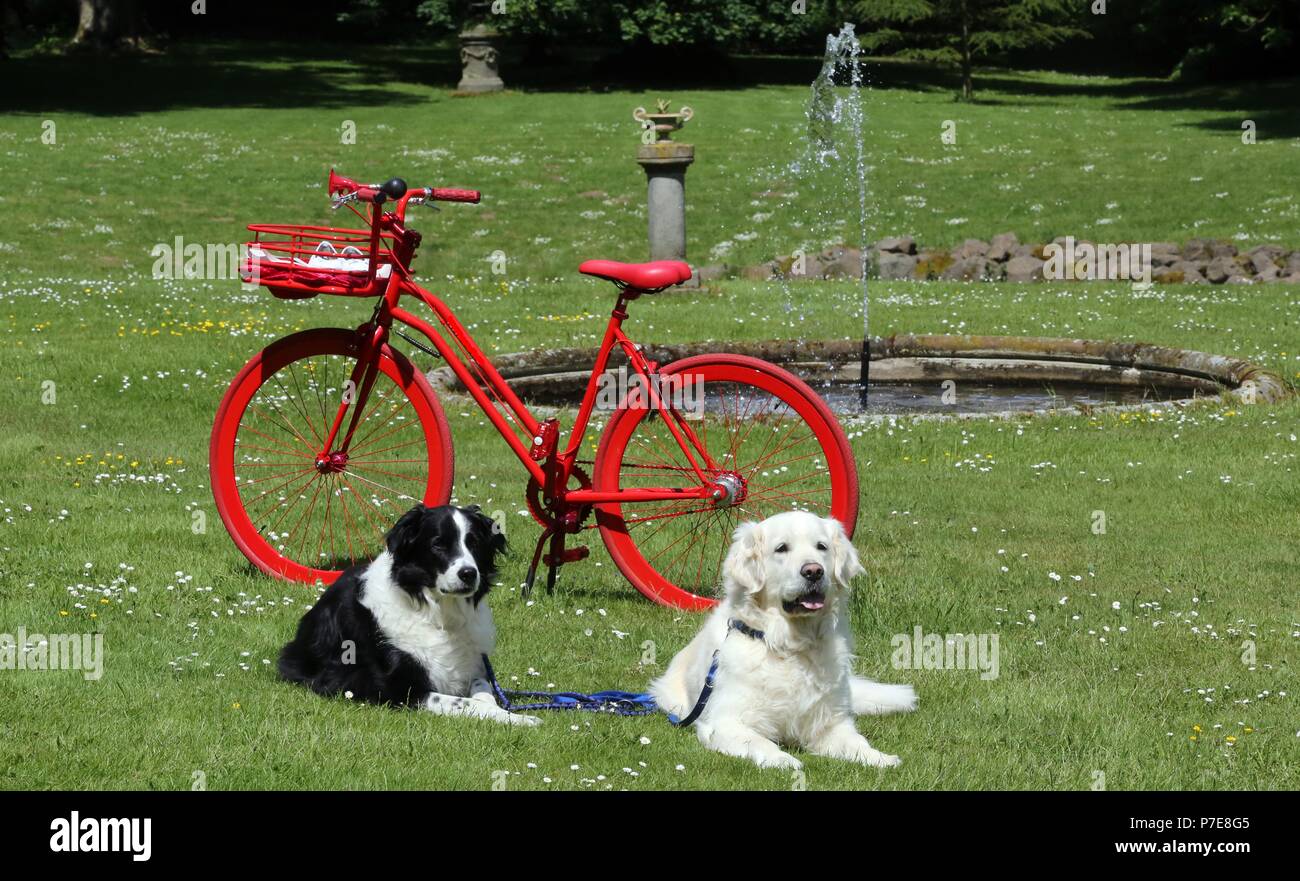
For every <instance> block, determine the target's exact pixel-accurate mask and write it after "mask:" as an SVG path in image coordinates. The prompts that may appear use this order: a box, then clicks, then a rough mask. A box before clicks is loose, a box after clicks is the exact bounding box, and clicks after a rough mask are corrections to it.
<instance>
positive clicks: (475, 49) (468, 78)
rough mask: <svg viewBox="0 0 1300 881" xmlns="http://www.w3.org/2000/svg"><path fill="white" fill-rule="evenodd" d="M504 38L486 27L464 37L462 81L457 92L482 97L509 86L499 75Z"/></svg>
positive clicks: (478, 25) (481, 27)
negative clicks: (499, 49) (500, 46)
mask: <svg viewBox="0 0 1300 881" xmlns="http://www.w3.org/2000/svg"><path fill="white" fill-rule="evenodd" d="M500 36H501V35H500V34H499V33H497V32H496V31H495V30H493V29H492V28H490V27H489V26H487V25H486V24H476V25H474V26H473V27H471V28H470V29H469V30H466V31H463V32H461V34H460V64H461V77H460V82H459V83H457V84H456V91H458V92H469V93H472V94H481V93H484V92H499V91H501V90H502V89H504V88H505V87H506V84H505V83H503V82H502V81H501V76H500V75H499V74H498V73H497V45H496V44H497V40H498V38H499V37H500Z"/></svg>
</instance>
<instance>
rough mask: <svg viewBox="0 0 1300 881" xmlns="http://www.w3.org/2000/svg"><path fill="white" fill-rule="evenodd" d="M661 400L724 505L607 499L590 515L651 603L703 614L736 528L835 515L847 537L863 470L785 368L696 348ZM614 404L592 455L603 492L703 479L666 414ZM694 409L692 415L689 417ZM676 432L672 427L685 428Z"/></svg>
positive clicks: (670, 369)
mask: <svg viewBox="0 0 1300 881" xmlns="http://www.w3.org/2000/svg"><path fill="white" fill-rule="evenodd" d="M659 376H660V377H661V379H662V380H664V381H662V382H661V384H660V390H661V391H662V392H663V395H664V397H665V399H666V400H665V403H666V404H670V405H671V406H672V408H673V409H675V410H677V412H679V413H682V414H683V416H684V419H683V422H682V423H674V424H675V425H677V426H680V425H682V424H684V425H685V426H687V427H688V428H689V429H690V431H691V432H692V433H693V434H694V435H695V436H696V438H697V439H698V441H699V444H700V446H701V447H702V448H703V449H704V450H706V451H707V453H708V458H709V459H711V460H712V465H711V466H709V467H704V462H702V461H700V459H701V456H700V455H699V454H698V453H696V451H695V450H694V449H693V448H692V450H691V452H692V455H693V456H694V457H695V459H696V460H697V463H698V464H699V465H700V466H701V468H702V470H703V471H704V474H705V478H706V479H707V480H708V481H709V482H710V483H716V484H720V485H722V486H725V487H726V489H727V493H726V496H725V497H724V498H723V499H721V500H712V499H698V498H692V499H681V500H672V501H665V502H623V503H617V504H614V503H608V504H606V503H602V504H598V505H597V506H596V522H597V525H598V526H599V528H600V534H601V538H602V539H604V542H605V547H606V548H607V549H608V550H609V554H610V556H611V557H612V558H613V559H614V562H615V564H617V566H618V568H619V570H620V571H621V572H622V573H623V575H624V576H625V577H626V578H627V579H628V581H630V582H631V583H632V585H633V586H634V587H636V589H637V590H639V591H640V592H641V593H642V594H644V595H645V596H647V597H649V598H650V599H652V600H654V601H655V602H657V603H660V604H662V605H666V606H675V607H677V608H682V609H690V610H700V609H706V608H709V607H711V606H712V605H714V604H715V603H716V600H715V599H714V598H713V597H714V595H715V594H716V590H715V588H716V585H717V583H718V573H719V571H720V569H721V566H722V560H723V557H724V556H725V555H726V552H727V548H728V547H729V546H730V544H731V536H732V533H733V532H734V531H735V528H736V525H737V524H738V523H740V522H741V521H743V520H762V519H764V518H766V517H770V516H772V515H773V514H778V513H780V512H782V511H788V510H792V509H794V510H803V511H810V512H812V513H815V514H817V515H819V516H822V517H834V518H835V519H837V520H839V521H840V522H841V523H842V524H844V528H845V530H846V531H847V532H848V533H849V535H850V536H851V535H852V534H853V528H854V526H855V525H856V524H857V519H858V476H857V468H856V467H855V466H854V463H853V456H852V453H851V452H850V450H849V443H848V440H847V438H845V437H844V432H843V430H842V429H841V428H840V426H839V423H838V422H836V420H835V416H834V414H832V413H831V411H830V408H829V407H827V406H826V402H825V401H823V400H822V399H821V397H820V396H819V395H818V394H817V393H816V392H814V391H813V390H812V389H811V388H809V387H808V385H807V384H806V383H805V382H803V381H802V380H801V379H799V378H798V377H796V376H794V375H793V374H791V373H789V372H788V371H786V370H783V369H781V368H780V367H777V366H776V365H774V364H769V363H768V362H766V361H761V360H759V359H757V358H750V357H747V356H744V355H697V356H694V357H691V358H684V359H682V360H681V361H675V362H673V363H672V364H669V365H668V366H666V367H663V368H662V369H661V370H660V372H659ZM644 397H645V396H644V395H640V396H639V400H638V401H637V403H638V404H639V406H621V407H620V409H619V410H618V412H617V413H616V414H615V415H614V416H613V418H611V419H610V421H609V424H608V425H606V426H605V431H604V434H603V435H602V436H601V441H600V445H599V448H598V449H597V452H596V463H595V477H594V487H595V489H597V490H600V491H611V490H619V489H631V488H650V487H698V486H700V485H701V481H700V479H699V477H698V476H697V475H696V473H695V470H694V468H693V467H692V466H691V462H690V460H689V459H688V458H687V456H686V454H685V452H684V451H683V449H682V446H681V445H680V444H679V443H678V441H677V439H676V436H675V435H674V433H673V431H672V429H670V427H669V425H668V422H669V420H671V419H672V418H673V416H672V414H671V413H669V412H667V411H658V410H655V409H653V408H650V407H648V406H646V405H645V404H644V402H643V400H644ZM687 414H689V415H687ZM680 430H681V429H680V427H679V431H680Z"/></svg>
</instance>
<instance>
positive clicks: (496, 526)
mask: <svg viewBox="0 0 1300 881" xmlns="http://www.w3.org/2000/svg"><path fill="white" fill-rule="evenodd" d="M465 511H466V512H467V513H468V514H469V515H470V517H471V518H473V520H474V521H475V522H476V523H477V524H478V525H479V527H480V528H481V529H482V530H483V534H484V535H486V536H487V538H488V547H490V548H492V553H493V554H504V553H505V551H506V530H505V527H504V525H503V524H500V523H497V521H496V518H495V517H491V516H489V515H488V514H486V513H484V511H483V509H482V508H480V507H479V506H478V505H470V506H469V507H468V508H466V509H465Z"/></svg>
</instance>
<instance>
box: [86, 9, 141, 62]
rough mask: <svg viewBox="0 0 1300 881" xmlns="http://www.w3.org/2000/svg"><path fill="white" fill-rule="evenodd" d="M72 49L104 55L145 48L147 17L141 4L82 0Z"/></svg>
mask: <svg viewBox="0 0 1300 881" xmlns="http://www.w3.org/2000/svg"><path fill="white" fill-rule="evenodd" d="M77 11H78V14H77V33H76V35H75V36H74V37H73V38H72V46H73V47H74V48H80V49H90V50H93V51H96V52H103V51H107V50H111V49H123V48H126V49H143V48H145V33H146V28H145V24H144V16H143V15H142V14H141V12H140V3H139V2H138V0H79V2H78V10H77Z"/></svg>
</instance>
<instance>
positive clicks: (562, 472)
mask: <svg viewBox="0 0 1300 881" xmlns="http://www.w3.org/2000/svg"><path fill="white" fill-rule="evenodd" d="M409 198H410V196H407V197H404V198H403V199H401V200H400V201H399V203H398V208H397V211H396V212H382V211H381V210H380V209H379V207H378V206H376V207H375V208H374V209H372V216H371V224H372V228H373V231H374V235H375V236H377V235H378V232H379V230H380V228H381V226H382V227H386V228H388V229H390V230H392V232H393V233H394V235H395V242H396V244H395V246H394V249H393V250H394V254H395V256H396V258H397V260H396V266H395V268H396V270H397V271H395V272H393V273H392V275H391V277H390V278H389V280H388V284H387V287H386V289H385V291H384V295H383V298H382V299H381V300H380V302H379V303H378V304H377V305H376V307H375V312H374V314H373V315H372V317H371V320H370V321H369V322H367V323H366V324H363V325H362V326H361V327H360V328H359V329H358V330H359V332H360V333H361V334H362V336H363V339H362V342H361V346H360V351H359V352H358V357H357V363H356V365H355V366H354V367H353V370H352V374H351V376H350V379H349V382H350V385H349V386H347V388H348V389H350V390H352V391H353V392H354V393H353V395H352V396H350V397H349V396H348V395H345V396H344V400H343V402H342V403H340V405H339V407H338V410H337V412H336V414H335V417H334V421H333V424H332V426H331V427H330V430H329V433H328V435H327V436H326V438H325V441H324V445H323V449H322V451H321V453H320V454H319V455H318V460H319V461H321V462H325V461H329V460H332V459H333V458H334V457H337V456H342V457H343V458H344V460H345V459H346V455H347V449H348V444H349V443H350V442H351V440H352V434H353V432H354V431H355V429H356V427H357V424H358V422H359V419H360V417H361V415H362V414H363V413H364V412H365V407H366V402H367V400H368V398H369V394H370V390H371V387H372V386H373V384H374V381H375V378H376V375H377V361H378V359H377V358H376V357H375V355H376V353H377V352H378V351H379V350H380V348H381V347H382V346H383V345H384V344H385V343H386V342H387V341H388V339H389V334H390V330H391V328H392V323H393V321H394V320H396V321H398V322H400V323H401V324H403V325H405V326H407V327H409V328H411V329H413V330H416V331H418V332H419V333H420V334H421V335H423V336H424V337H425V338H426V339H428V340H429V342H430V343H431V344H432V345H433V347H434V349H435V350H436V351H437V353H438V355H439V356H440V357H441V358H442V359H443V360H444V361H445V362H446V363H447V365H448V366H449V367H450V368H451V369H452V372H453V373H455V375H456V377H457V379H459V380H460V382H461V383H462V384H463V385H464V386H465V389H466V390H467V391H468V393H469V394H470V396H471V397H472V398H473V399H474V401H475V402H476V403H477V404H478V406H479V408H480V409H481V410H482V411H483V413H484V414H485V415H486V416H487V417H488V419H489V420H490V421H491V422H492V425H493V426H494V427H495V428H496V429H497V431H498V432H499V433H500V434H501V437H502V438H503V439H504V440H505V441H506V443H507V444H508V445H509V446H510V449H511V450H512V451H513V452H514V454H515V456H516V457H517V458H518V459H519V461H520V462H521V463H522V464H523V466H524V468H525V469H526V470H527V471H528V473H529V475H530V476H531V477H532V478H533V480H535V481H536V482H537V484H538V485H539V486H540V487H542V488H543V491H544V497H545V499H546V500H547V503H548V505H549V506H554V507H557V508H559V509H560V510H561V511H565V510H571V509H575V508H579V507H583V506H586V505H594V504H599V503H602V502H604V503H610V502H655V501H673V500H680V499H710V500H717V499H721V498H723V497H724V496H725V494H726V490H725V489H724V488H723V487H721V486H720V485H719V484H718V483H717V482H716V481H715V480H713V479H711V478H710V477H709V472H712V473H717V472H718V470H719V469H718V467H717V465H716V463H715V462H714V461H713V459H712V458H711V457H710V456H709V453H708V451H707V449H705V447H704V445H703V444H702V443H701V442H700V440H699V438H698V437H697V436H696V434H695V432H694V431H693V430H692V429H691V427H690V425H689V424H687V421H686V419H685V417H684V416H683V415H682V414H681V413H680V412H678V411H677V410H676V409H673V408H671V407H665V406H664V403H663V401H662V398H661V397H660V395H659V392H658V389H657V388H656V383H655V382H654V381H653V375H654V374H655V372H656V371H657V369H658V365H657V364H655V362H653V361H651V360H650V359H648V358H646V356H645V355H644V353H643V352H642V351H641V350H640V349H639V348H638V346H637V345H636V343H634V342H633V341H632V340H631V339H630V338H629V337H628V336H627V334H625V333H624V332H623V328H622V325H623V321H624V319H626V318H627V304H628V303H629V302H630V301H632V300H634V299H636V298H637V297H638V296H640V294H641V292H640V291H633V290H628V289H620V291H619V295H618V301H617V303H616V304H615V306H614V310H613V311H612V312H611V313H610V319H609V323H608V325H607V326H606V328H605V335H604V338H603V340H602V341H601V344H600V349H599V350H598V352H597V355H596V360H595V363H594V364H593V366H592V372H591V377H590V379H589V380H588V381H587V387H586V391H585V392H584V394H583V398H582V403H581V405H580V406H579V409H578V416H577V419H576V421H575V422H574V424H573V427H572V429H571V430H570V433H569V437H568V440H567V443H566V444H565V445H564V447H563V449H562V450H561V448H560V444H559V433H558V424H557V423H556V422H555V420H546V421H545V422H539V421H538V419H537V418H536V417H535V416H534V415H533V414H532V412H531V411H529V409H528V408H527V406H525V405H524V403H523V401H522V400H520V398H519V396H518V395H516V394H515V393H514V391H513V390H512V389H511V388H510V385H509V383H507V382H506V380H505V378H504V377H502V376H501V374H500V372H499V371H498V370H497V369H496V368H495V367H494V366H493V365H492V362H491V360H490V359H489V358H488V356H487V355H486V354H484V352H483V350H482V349H481V348H479V346H478V344H477V343H476V342H475V341H474V339H473V337H472V336H471V335H470V333H469V331H467V330H466V329H465V327H464V325H462V324H461V323H460V321H459V320H458V319H457V318H456V315H455V314H454V313H453V312H452V311H451V309H450V308H448V306H447V305H446V304H445V303H443V302H442V300H440V299H439V298H438V297H436V296H434V295H433V294H432V293H430V292H429V291H427V290H425V289H424V288H422V287H420V286H419V285H417V284H415V282H414V281H413V280H412V279H411V274H410V272H409V269H408V268H407V267H408V266H409V265H410V260H411V258H412V257H413V256H414V251H415V248H416V246H418V244H419V234H418V233H416V232H414V231H410V230H407V229H405V227H404V219H405V208H406V202H407V199H409ZM403 294H405V295H408V296H413V297H415V298H416V299H418V300H420V301H421V302H423V303H424V304H425V305H426V306H428V307H429V308H430V309H431V310H432V311H433V313H434V315H435V316H436V317H437V319H438V321H439V323H440V324H441V325H442V328H443V330H444V331H445V332H446V333H447V335H448V336H449V337H450V339H451V342H449V341H448V339H447V338H446V337H444V335H443V334H442V333H440V332H439V331H438V329H437V328H435V327H434V326H433V325H432V324H431V323H430V322H428V321H426V320H424V319H423V318H421V317H420V316H418V315H415V314H413V313H411V312H409V311H408V310H406V309H403V308H402V307H401V306H400V305H399V303H400V300H401V297H402V296H403ZM615 346H617V347H618V348H620V349H621V350H622V351H623V353H624V354H625V356H626V357H627V360H628V363H629V364H630V365H631V366H632V369H633V370H635V371H636V373H637V374H638V375H639V376H640V377H641V379H642V380H643V381H644V382H645V383H646V388H647V390H648V393H649V401H648V404H649V406H650V407H651V408H652V409H654V410H657V411H658V412H659V413H660V414H661V415H664V416H667V417H671V418H665V419H664V424H665V425H666V426H667V427H668V429H669V431H670V432H671V433H672V435H673V437H674V438H675V439H676V441H677V443H678V445H679V446H680V447H681V450H682V452H683V454H684V455H685V456H686V460H687V461H688V462H689V463H690V468H691V470H692V471H693V472H694V474H695V477H696V478H697V480H698V483H696V485H694V486H691V487H636V488H629V489H618V490H604V491H601V490H595V489H569V488H568V483H569V479H570V477H571V475H572V473H573V469H574V466H575V464H576V463H577V458H578V452H579V450H580V448H581V445H582V440H583V438H584V437H585V436H586V432H587V427H588V425H589V423H590V420H591V414H592V411H593V410H594V409H595V403H596V395H597V391H598V389H599V386H600V381H601V376H602V375H603V374H604V372H605V369H606V368H607V367H608V365H609V360H610V357H611V355H612V353H613V351H614V348H615ZM462 353H463V354H464V356H465V357H464V359H462V357H461V354H462ZM466 361H468V364H467V363H466ZM484 387H486V390H485V388H484ZM498 404H499V405H501V407H502V409H504V411H505V412H502V409H498ZM349 408H351V409H352V416H351V419H350V420H349V421H348V425H347V428H346V430H344V428H343V424H344V421H345V420H346V419H347V414H348V410H349ZM512 420H513V422H514V424H513V425H512ZM516 426H517V427H518V428H521V429H523V430H524V432H526V433H527V436H528V437H529V438H530V439H531V444H526V443H525V442H524V440H523V439H522V438H521V437H520V434H519V431H518V430H517V428H516ZM340 431H343V438H342V442H341V443H338V440H339V433H340Z"/></svg>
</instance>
